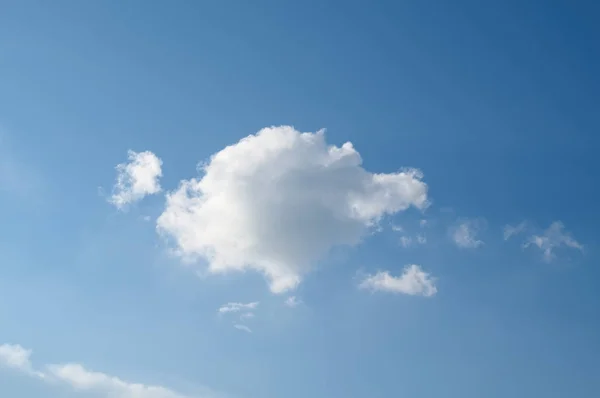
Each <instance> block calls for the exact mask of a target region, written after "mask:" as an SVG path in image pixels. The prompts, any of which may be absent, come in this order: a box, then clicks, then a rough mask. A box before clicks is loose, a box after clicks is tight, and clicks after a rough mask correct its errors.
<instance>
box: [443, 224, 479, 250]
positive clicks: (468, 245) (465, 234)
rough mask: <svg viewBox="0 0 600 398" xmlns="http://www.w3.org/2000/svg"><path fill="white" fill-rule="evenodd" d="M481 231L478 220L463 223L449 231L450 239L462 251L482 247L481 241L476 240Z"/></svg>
mask: <svg viewBox="0 0 600 398" xmlns="http://www.w3.org/2000/svg"><path fill="white" fill-rule="evenodd" d="M480 230H481V222H480V221H478V220H470V221H464V222H462V223H461V224H459V225H458V226H456V227H454V228H452V229H451V231H450V233H451V237H452V240H453V241H454V243H455V244H456V246H458V247H460V248H463V249H475V248H477V247H479V246H481V245H483V241H482V240H479V239H477V235H478V234H479V231H480Z"/></svg>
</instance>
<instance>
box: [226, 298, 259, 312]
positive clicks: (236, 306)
mask: <svg viewBox="0 0 600 398" xmlns="http://www.w3.org/2000/svg"><path fill="white" fill-rule="evenodd" d="M256 307H258V301H254V302H252V303H227V304H225V305H223V306H221V307H219V309H218V310H217V311H218V312H219V313H220V314H225V313H227V312H240V311H246V310H254V309H256Z"/></svg>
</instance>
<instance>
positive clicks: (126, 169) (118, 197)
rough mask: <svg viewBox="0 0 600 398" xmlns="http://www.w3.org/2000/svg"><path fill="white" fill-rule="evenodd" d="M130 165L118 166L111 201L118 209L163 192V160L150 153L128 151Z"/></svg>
mask: <svg viewBox="0 0 600 398" xmlns="http://www.w3.org/2000/svg"><path fill="white" fill-rule="evenodd" d="M127 157H128V159H129V162H128V163H121V164H119V165H117V167H116V169H117V182H116V183H115V186H114V187H113V194H112V196H111V197H110V199H109V202H110V203H112V204H113V205H114V206H115V207H117V209H120V210H122V209H124V208H125V207H126V206H127V205H129V204H131V203H134V202H137V201H139V200H141V199H143V198H144V197H145V196H147V195H153V194H156V193H158V192H160V191H161V187H160V183H159V181H158V180H159V179H160V177H161V176H162V160H160V159H159V158H158V157H157V156H156V155H155V154H154V153H152V152H150V151H145V152H134V151H128V153H127Z"/></svg>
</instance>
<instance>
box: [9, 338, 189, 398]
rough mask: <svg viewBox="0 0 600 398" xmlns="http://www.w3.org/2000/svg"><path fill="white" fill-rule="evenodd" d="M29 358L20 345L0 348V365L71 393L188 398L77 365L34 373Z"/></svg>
mask: <svg viewBox="0 0 600 398" xmlns="http://www.w3.org/2000/svg"><path fill="white" fill-rule="evenodd" d="M30 357H31V350H27V349H24V348H23V347H21V346H20V345H10V344H4V345H2V346H0V364H2V365H4V366H7V367H10V368H12V369H15V370H19V371H21V372H23V373H25V374H27V375H29V376H34V377H37V378H39V379H41V380H43V381H45V382H48V383H52V384H56V383H63V384H65V385H68V386H69V387H71V388H72V389H73V390H74V391H78V392H79V391H83V392H90V393H93V394H98V395H99V396H100V395H101V396H107V397H112V398H191V397H189V396H186V395H182V394H179V393H176V392H175V391H173V390H170V389H168V388H165V387H161V386H155V385H146V384H141V383H131V382H127V381H124V380H122V379H120V378H118V377H115V376H111V375H108V374H105V373H100V372H93V371H90V370H87V369H86V368H85V367H84V366H83V365H81V364H77V363H68V364H58V365H46V366H44V368H43V369H44V370H43V371H42V370H36V369H34V368H33V366H32V364H31V360H30Z"/></svg>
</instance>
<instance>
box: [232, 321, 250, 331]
mask: <svg viewBox="0 0 600 398" xmlns="http://www.w3.org/2000/svg"><path fill="white" fill-rule="evenodd" d="M233 327H234V328H236V329H238V330H241V331H243V332H246V333H252V329H250V328H249V327H248V326H246V325H241V324H239V323H236V324H235V325H233Z"/></svg>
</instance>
